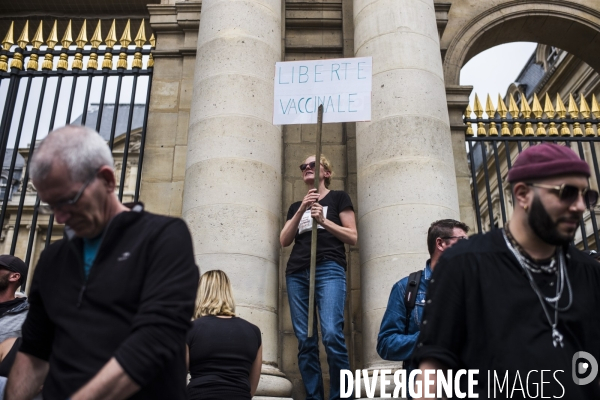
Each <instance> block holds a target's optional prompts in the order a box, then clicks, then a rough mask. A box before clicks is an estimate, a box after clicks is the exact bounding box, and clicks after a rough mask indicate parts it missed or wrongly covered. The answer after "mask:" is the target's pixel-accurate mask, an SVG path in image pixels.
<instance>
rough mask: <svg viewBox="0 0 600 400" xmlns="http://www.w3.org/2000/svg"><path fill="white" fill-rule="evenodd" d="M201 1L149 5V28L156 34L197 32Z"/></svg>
mask: <svg viewBox="0 0 600 400" xmlns="http://www.w3.org/2000/svg"><path fill="white" fill-rule="evenodd" d="M201 9H202V1H185V2H180V3H175V4H174V5H171V4H165V5H163V4H149V5H148V13H149V14H150V26H152V29H153V30H154V31H156V32H176V31H185V30H197V29H198V27H199V26H200V11H201Z"/></svg>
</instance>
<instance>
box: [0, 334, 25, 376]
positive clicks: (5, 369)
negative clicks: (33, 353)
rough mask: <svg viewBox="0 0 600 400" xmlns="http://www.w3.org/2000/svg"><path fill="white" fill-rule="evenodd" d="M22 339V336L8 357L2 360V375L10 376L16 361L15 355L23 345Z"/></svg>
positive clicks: (0, 369) (14, 344)
mask: <svg viewBox="0 0 600 400" xmlns="http://www.w3.org/2000/svg"><path fill="white" fill-rule="evenodd" d="M21 341H22V339H21V338H17V340H15V342H14V343H13V346H12V347H11V348H10V351H9V352H8V354H7V355H6V357H4V359H3V360H2V362H0V376H5V377H7V378H8V373H9V372H10V369H11V368H12V365H13V363H14V362H15V357H16V356H17V351H19V347H20V346H21Z"/></svg>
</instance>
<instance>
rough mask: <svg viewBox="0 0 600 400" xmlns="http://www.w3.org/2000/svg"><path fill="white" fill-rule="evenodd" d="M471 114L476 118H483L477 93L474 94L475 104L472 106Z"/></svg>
mask: <svg viewBox="0 0 600 400" xmlns="http://www.w3.org/2000/svg"><path fill="white" fill-rule="evenodd" d="M473 112H474V113H475V116H476V117H477V118H481V117H483V107H481V102H480V101H479V97H478V96H477V93H475V104H474V106H473Z"/></svg>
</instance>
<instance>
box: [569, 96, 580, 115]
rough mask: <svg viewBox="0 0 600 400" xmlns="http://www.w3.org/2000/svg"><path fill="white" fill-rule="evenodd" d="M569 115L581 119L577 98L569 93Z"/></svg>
mask: <svg viewBox="0 0 600 400" xmlns="http://www.w3.org/2000/svg"><path fill="white" fill-rule="evenodd" d="M569 115H570V116H571V118H577V117H579V110H578V109H577V103H575V98H573V93H569Z"/></svg>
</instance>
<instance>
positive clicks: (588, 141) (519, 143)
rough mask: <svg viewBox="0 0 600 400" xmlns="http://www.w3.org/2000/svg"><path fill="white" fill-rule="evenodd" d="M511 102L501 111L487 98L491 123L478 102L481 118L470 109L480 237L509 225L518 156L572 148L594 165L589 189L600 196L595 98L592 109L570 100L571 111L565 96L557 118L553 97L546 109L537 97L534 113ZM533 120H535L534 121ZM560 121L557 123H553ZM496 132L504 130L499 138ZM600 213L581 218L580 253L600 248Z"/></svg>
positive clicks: (558, 101)
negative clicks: (543, 148) (538, 148)
mask: <svg viewBox="0 0 600 400" xmlns="http://www.w3.org/2000/svg"><path fill="white" fill-rule="evenodd" d="M509 100H510V108H509V109H507V108H506V106H504V102H503V100H502V98H499V99H498V107H497V108H496V107H494V106H493V105H492V103H491V100H490V98H489V96H488V101H487V105H486V110H485V111H486V113H487V115H488V118H483V111H484V110H483V108H482V107H481V104H480V103H479V99H478V98H477V96H476V97H475V104H474V112H475V115H476V118H471V113H472V111H471V107H470V106H469V107H468V108H467V110H466V112H465V118H464V122H465V124H466V137H465V141H466V144H467V151H468V157H469V160H468V161H469V168H470V172H471V182H472V185H471V189H472V196H473V203H474V213H475V220H476V222H477V230H478V232H480V233H481V232H485V231H488V230H491V229H496V228H500V227H503V226H504V225H505V224H506V222H507V221H508V220H509V219H510V215H511V213H512V205H513V204H514V199H513V194H512V191H511V188H510V185H509V184H508V182H507V181H506V176H507V174H508V171H509V170H510V168H511V167H512V164H513V162H514V160H515V159H516V157H517V156H518V154H519V153H521V152H522V151H523V150H524V149H525V148H527V147H529V146H534V145H537V144H540V143H548V142H549V143H554V144H559V145H563V146H568V147H570V148H571V149H573V150H574V151H575V152H576V153H577V154H579V156H580V157H581V159H583V160H585V161H586V162H588V164H589V165H590V169H591V171H592V174H591V175H592V176H591V178H590V186H591V187H592V188H594V189H596V190H598V188H600V169H599V165H598V152H600V138H599V137H598V136H597V133H598V123H600V118H598V117H599V116H600V107H599V104H598V102H597V100H596V98H595V96H594V97H592V98H591V99H590V102H591V103H592V107H591V109H590V107H589V106H588V102H587V101H586V99H585V98H584V97H583V96H580V99H579V100H580V104H579V106H577V103H576V102H575V97H574V96H573V95H570V100H569V107H568V111H567V109H566V108H565V107H564V104H563V103H562V100H561V99H560V96H557V99H556V109H557V111H558V112H557V111H555V109H554V107H553V104H552V102H551V101H550V99H549V97H548V96H546V104H545V106H544V108H543V109H542V107H541V104H540V102H539V100H538V98H537V95H534V99H533V111H532V109H531V108H529V107H530V106H529V104H528V103H527V101H522V104H521V107H520V109H518V108H517V105H516V103H515V102H514V100H513V99H512V97H510V98H509ZM567 112H568V114H569V118H567ZM531 114H534V116H535V118H530V116H531ZM580 114H581V117H582V118H580ZM513 115H514V116H515V118H513V117H512V116H513ZM555 116H556V117H558V118H554V117H555ZM542 117H544V118H542ZM472 124H476V126H477V136H475V135H474V131H473V128H472ZM534 126H536V128H535V130H534ZM497 127H500V133H499V132H498V128H497ZM582 127H583V129H582ZM511 128H512V129H511ZM523 131H524V132H523ZM599 212H600V211H599V210H598V208H597V207H596V208H594V209H592V210H587V211H586V212H585V213H584V215H583V217H582V218H581V221H580V228H579V233H578V234H577V235H576V237H575V244H576V245H578V246H579V247H581V248H583V249H586V250H587V249H590V248H593V249H599V248H600V237H599V233H598V222H597V214H598V213H599Z"/></svg>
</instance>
